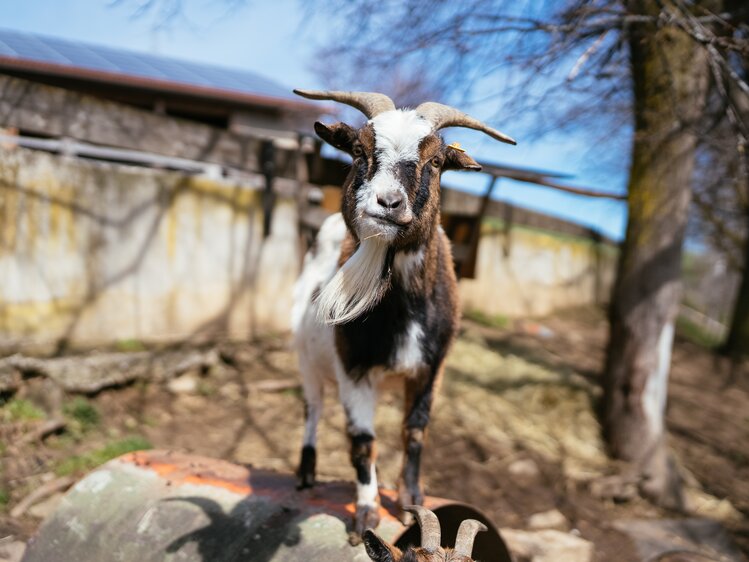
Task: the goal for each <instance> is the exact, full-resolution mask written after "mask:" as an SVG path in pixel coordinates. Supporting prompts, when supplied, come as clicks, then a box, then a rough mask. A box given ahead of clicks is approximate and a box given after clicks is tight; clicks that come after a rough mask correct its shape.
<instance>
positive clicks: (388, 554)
mask: <svg viewBox="0 0 749 562" xmlns="http://www.w3.org/2000/svg"><path fill="white" fill-rule="evenodd" d="M362 539H363V540H364V548H366V549H367V555H368V556H369V557H370V558H371V559H372V560H373V561H374V562H397V561H398V560H400V557H401V551H400V550H398V549H397V548H396V547H394V546H390V545H389V544H388V543H386V542H385V541H384V540H382V539H381V538H380V537H378V536H377V535H376V534H375V533H374V531H372V530H370V529H367V530H366V531H364V534H363V535H362Z"/></svg>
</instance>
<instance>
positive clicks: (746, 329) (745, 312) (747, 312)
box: [723, 229, 749, 363]
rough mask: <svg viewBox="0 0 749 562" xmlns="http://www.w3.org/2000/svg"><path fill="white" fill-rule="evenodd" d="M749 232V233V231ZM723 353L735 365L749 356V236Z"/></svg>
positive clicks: (745, 244)
mask: <svg viewBox="0 0 749 562" xmlns="http://www.w3.org/2000/svg"><path fill="white" fill-rule="evenodd" d="M747 231H748V232H749V229H747ZM723 353H724V354H725V355H726V356H728V357H729V358H730V359H731V361H732V362H735V363H738V362H739V361H741V360H742V359H743V358H745V357H746V356H749V235H748V236H747V238H746V241H745V242H744V268H743V271H742V273H741V284H740V285H739V292H738V294H737V295H736V303H735V304H734V307H733V318H731V326H730V328H729V330H728V337H727V338H726V342H725V343H724V344H723Z"/></svg>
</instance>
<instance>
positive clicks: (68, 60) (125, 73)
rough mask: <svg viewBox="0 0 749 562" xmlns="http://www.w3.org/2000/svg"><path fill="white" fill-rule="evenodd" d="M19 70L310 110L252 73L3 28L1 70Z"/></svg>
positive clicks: (287, 91)
mask: <svg viewBox="0 0 749 562" xmlns="http://www.w3.org/2000/svg"><path fill="white" fill-rule="evenodd" d="M3 70H6V71H17V72H19V71H20V72H24V73H31V74H39V75H46V76H54V77H59V78H71V79H78V80H84V81H91V82H97V83H100V84H109V85H119V86H122V87H129V88H138V89H146V90H153V91H162V92H165V93H172V94H181V95H187V96H194V97H205V98H213V99H219V100H222V101H225V102H232V103H237V104H247V105H256V106H276V107H277V106H279V105H280V106H285V107H288V108H290V109H293V108H299V109H306V108H310V107H312V106H311V104H309V103H307V102H305V101H302V100H300V99H299V98H298V97H296V96H294V95H293V94H292V92H291V88H287V87H285V86H283V85H281V84H279V83H277V82H275V81H273V80H271V79H268V78H266V77H264V76H261V75H259V74H256V73H254V72H250V71H247V70H238V69H233V68H226V67H221V66H215V65H210V64H203V63H197V62H190V61H185V60H180V59H176V58H171V57H165V56H160V55H152V54H147V53H140V52H136V51H128V50H124V49H116V48H111V47H105V46H102V45H91V44H88V43H82V42H79V41H70V40H66V39H58V38H54V37H47V36H43V35H37V34H34V33H27V32H19V31H13V30H8V29H0V72H1V71H3Z"/></svg>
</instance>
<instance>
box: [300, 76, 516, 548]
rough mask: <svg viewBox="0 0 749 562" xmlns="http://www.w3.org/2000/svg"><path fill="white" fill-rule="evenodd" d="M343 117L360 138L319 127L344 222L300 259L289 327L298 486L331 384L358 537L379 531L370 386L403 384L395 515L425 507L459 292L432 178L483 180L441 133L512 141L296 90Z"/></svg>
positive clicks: (462, 121)
mask: <svg viewBox="0 0 749 562" xmlns="http://www.w3.org/2000/svg"><path fill="white" fill-rule="evenodd" d="M295 92H296V93H297V94H299V95H302V96H304V97H307V98H311V99H321V100H334V101H338V102H342V103H345V104H348V105H351V106H353V107H355V108H357V109H359V110H360V111H362V112H363V113H364V114H365V115H366V116H367V118H368V119H369V120H368V121H367V123H366V124H365V125H364V126H363V127H361V128H360V129H355V128H353V127H350V126H349V125H346V124H345V123H337V124H334V125H324V124H322V123H320V122H317V123H315V131H316V132H317V134H318V135H319V136H320V137H321V138H322V139H323V140H325V141H326V142H328V143H330V144H331V145H333V146H334V147H336V148H338V149H340V150H342V151H344V152H346V153H348V154H349V155H350V156H351V157H352V158H353V164H352V167H351V171H350V172H349V174H348V177H347V179H346V181H345V183H344V185H343V194H342V204H341V213H340V214H336V215H333V216H331V217H329V218H328V219H327V220H326V221H325V223H324V224H323V226H322V228H321V229H320V232H319V233H318V236H317V239H316V241H315V244H314V245H313V247H312V248H311V249H310V251H309V252H308V253H307V255H306V257H305V260H304V268H303V270H302V274H301V276H300V278H299V281H298V282H297V285H296V288H295V294H294V311H293V319H292V324H293V327H294V332H295V343H296V347H297V350H298V353H299V363H300V365H299V366H300V371H301V373H302V382H303V388H304V399H305V403H306V425H305V432H304V443H303V447H302V455H301V462H300V465H299V470H298V476H299V486H300V487H302V488H304V487H309V486H312V485H313V484H314V480H315V464H316V450H315V443H316V432H317V424H318V422H319V421H320V417H321V415H322V407H323V386H324V384H325V382H326V381H328V380H330V381H334V382H336V383H337V384H338V391H339V396H340V399H341V402H342V403H343V407H344V410H345V413H346V419H347V431H348V435H349V439H350V445H351V450H350V453H351V462H352V464H353V466H354V468H355V469H356V480H357V497H356V516H355V525H354V531H355V533H357V534H358V535H359V536H361V534H362V533H363V532H364V530H365V529H367V528H370V527H375V526H376V525H377V523H378V521H379V512H378V508H379V494H378V490H377V475H376V471H375V463H374V460H375V432H374V416H375V403H376V396H377V386H378V382H379V381H380V380H381V378H382V377H383V376H384V375H385V374H388V373H397V374H401V375H403V376H404V379H405V417H404V421H403V442H404V448H405V458H404V462H403V467H402V471H401V476H400V479H399V483H398V492H399V501H400V505H401V506H404V505H411V504H421V503H422V499H423V496H422V489H421V485H420V481H419V465H420V459H421V450H422V445H423V442H424V431H425V429H426V427H427V424H428V423H429V413H430V409H431V405H432V399H433V395H434V391H435V387H436V385H437V382H438V379H439V377H440V374H441V372H442V368H443V362H444V359H445V355H446V354H447V350H448V348H449V347H450V344H451V342H452V340H453V338H454V337H455V334H456V331H457V328H458V318H459V313H458V295H457V282H456V279H455V274H454V271H453V261H452V255H451V253H450V244H449V241H448V239H447V236H446V235H445V233H444V232H443V231H442V228H441V227H440V175H441V174H442V172H443V171H445V170H480V169H481V168H480V166H479V165H478V164H477V163H476V162H475V161H474V160H473V158H471V157H470V156H469V155H468V154H466V153H465V152H464V151H463V150H462V149H459V148H456V147H452V146H446V145H445V143H444V141H443V140H442V137H441V136H440V135H439V134H438V131H439V130H440V129H441V128H443V127H450V126H459V127H468V128H472V129H477V130H480V131H483V132H485V133H487V134H489V135H491V136H492V137H494V138H496V139H498V140H501V141H504V142H509V143H512V144H514V141H513V140H512V139H510V138H509V137H507V136H505V135H504V134H502V133H500V132H499V131H496V130H494V129H492V128H490V127H488V126H487V125H485V124H483V123H481V122H479V121H477V120H475V119H473V118H471V117H469V116H467V115H465V114H464V113H461V112H459V111H458V110H456V109H453V108H451V107H448V106H445V105H442V104H438V103H433V102H427V103H423V104H421V105H419V106H418V107H417V108H416V109H414V110H405V109H396V107H395V105H394V104H393V102H392V101H391V100H390V98H388V97H387V96H385V95H383V94H376V93H364V92H312V91H299V90H295Z"/></svg>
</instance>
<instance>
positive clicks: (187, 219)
mask: <svg viewBox="0 0 749 562" xmlns="http://www.w3.org/2000/svg"><path fill="white" fill-rule="evenodd" d="M260 197H261V194H260V193H259V192H257V191H252V190H249V189H246V188H244V187H243V186H240V185H236V184H230V183H222V182H217V181H214V180H208V179H205V178H200V177H186V176H184V175H181V174H175V173H168V172H160V171H155V170H147V169H143V168H136V167H129V166H120V165H114V164H104V163H100V162H86V161H83V160H80V159H67V158H63V157H58V156H52V155H48V154H45V153H41V152H33V151H27V150H22V149H16V150H0V344H2V346H3V347H21V346H24V344H34V345H39V344H47V343H52V344H59V343H60V342H72V343H76V344H81V345H88V344H98V343H104V342H107V343H111V342H116V341H118V340H130V339H138V340H145V341H152V340H181V339H185V338H188V337H192V336H194V337H201V336H209V337H210V336H219V335H220V336H226V335H229V336H232V337H250V336H252V335H254V334H256V333H258V332H260V331H266V332H267V331H269V330H274V331H275V330H285V329H287V328H288V325H289V320H288V319H289V310H290V306H291V293H292V285H293V282H294V280H295V277H296V275H297V268H298V263H299V260H298V256H297V247H296V243H297V240H296V212H295V206H294V203H293V202H292V201H288V200H280V201H279V202H278V204H277V207H276V212H275V217H274V219H275V220H274V222H273V231H272V234H271V236H270V237H269V238H268V239H267V240H265V241H263V240H262V206H261V201H260Z"/></svg>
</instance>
